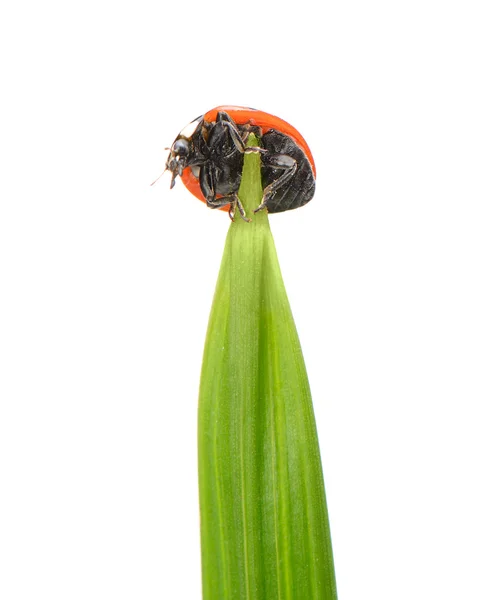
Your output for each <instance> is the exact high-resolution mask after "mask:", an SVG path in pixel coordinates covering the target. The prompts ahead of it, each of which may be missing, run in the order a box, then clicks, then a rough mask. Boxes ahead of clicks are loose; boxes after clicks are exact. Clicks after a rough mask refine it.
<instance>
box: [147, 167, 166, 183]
mask: <svg viewBox="0 0 479 600" xmlns="http://www.w3.org/2000/svg"><path fill="white" fill-rule="evenodd" d="M166 170H167V167H165V168H164V170H163V172H162V173H161V175H159V176H158V177H157V178H156V179H155V181H153V183H150V185H155V183H156V182H157V181H158V179H160V177H161V176H162V175H164V174H165V171H166Z"/></svg>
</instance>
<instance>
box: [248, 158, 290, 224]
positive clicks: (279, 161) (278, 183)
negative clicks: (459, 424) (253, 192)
mask: <svg viewBox="0 0 479 600" xmlns="http://www.w3.org/2000/svg"><path fill="white" fill-rule="evenodd" d="M261 159H262V162H263V164H264V165H265V166H268V167H273V168H274V169H278V170H281V171H283V173H282V174H281V175H280V176H279V177H278V179H275V180H274V181H273V183H270V184H269V185H268V186H266V187H265V188H264V190H263V200H262V202H261V204H260V205H259V206H258V208H257V209H256V210H255V211H254V212H255V213H257V212H259V211H260V210H263V209H264V208H267V206H268V199H269V198H270V197H271V196H272V195H273V194H274V193H275V192H276V191H277V190H279V188H280V187H282V186H283V185H285V184H286V183H288V181H291V179H292V177H293V175H294V174H295V173H296V170H297V168H298V163H297V162H296V160H295V159H294V158H293V157H292V156H289V155H288V154H266V155H264V154H263V156H262V157H261Z"/></svg>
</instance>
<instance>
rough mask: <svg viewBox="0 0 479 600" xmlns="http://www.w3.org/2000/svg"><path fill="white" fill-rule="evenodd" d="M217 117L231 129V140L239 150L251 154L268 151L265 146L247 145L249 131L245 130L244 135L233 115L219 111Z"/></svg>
mask: <svg viewBox="0 0 479 600" xmlns="http://www.w3.org/2000/svg"><path fill="white" fill-rule="evenodd" d="M217 119H218V120H219V121H221V123H222V125H224V126H225V127H226V128H227V129H228V130H229V132H230V135H231V140H232V142H233V144H234V145H235V148H236V150H238V152H241V153H243V152H245V153H247V154H250V153H251V152H262V153H264V152H266V150H264V149H263V148H259V147H258V146H247V145H246V142H247V139H248V135H249V131H248V130H246V131H244V133H243V135H242V134H241V132H240V130H239V129H238V127H237V126H236V123H235V122H234V121H233V120H232V119H231V117H230V116H229V115H228V114H227V113H225V112H219V113H218V116H217Z"/></svg>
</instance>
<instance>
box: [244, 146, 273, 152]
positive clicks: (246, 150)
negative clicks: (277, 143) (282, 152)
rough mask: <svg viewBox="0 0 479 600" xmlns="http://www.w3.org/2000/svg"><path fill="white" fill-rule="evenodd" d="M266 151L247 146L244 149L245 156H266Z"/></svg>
mask: <svg viewBox="0 0 479 600" xmlns="http://www.w3.org/2000/svg"><path fill="white" fill-rule="evenodd" d="M267 152H268V151H267V150H265V149H264V148H260V147H259V146H247V147H246V148H245V149H244V153H245V154H266V153H267Z"/></svg>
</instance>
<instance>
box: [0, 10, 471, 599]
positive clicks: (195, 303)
mask: <svg viewBox="0 0 479 600" xmlns="http://www.w3.org/2000/svg"><path fill="white" fill-rule="evenodd" d="M476 8H477V5H476V3H475V2H473V1H470V2H467V1H460V0H459V1H454V2H452V1H450V2H438V1H435V2H433V1H427V0H403V1H402V2H384V1H379V0H377V1H373V0H365V1H363V2H354V1H351V0H350V1H338V2H327V3H326V2H319V3H313V2H306V1H304V0H296V1H294V2H292V3H291V4H288V3H284V4H280V3H276V2H275V3H273V2H263V3H259V2H251V1H243V2H238V3H237V4H236V5H233V4H228V3H221V2H214V1H212V0H206V1H205V2H194V3H193V2H191V3H189V2H164V3H161V2H158V1H157V2H147V1H139V2H135V3H133V2H117V3H114V2H108V1H106V0H103V1H102V0H100V1H96V2H91V1H84V2H60V1H58V2H54V1H48V0H46V1H44V2H32V1H30V2H29V1H25V2H13V1H11V2H8V1H7V2H5V3H4V4H3V8H2V14H1V15H0V56H1V61H2V66H1V96H0V103H1V110H0V121H1V123H0V125H1V129H0V197H1V213H0V261H1V262H0V285H1V295H0V303H1V307H0V328H1V330H0V352H1V363H0V369H1V373H0V396H1V408H0V411H1V412H0V486H1V494H0V570H1V572H0V597H1V598H2V600H14V599H22V600H24V599H25V600H26V599H28V600H34V599H37V598H48V599H49V600H56V599H62V600H63V599H68V600H70V599H72V600H73V599H82V600H84V599H86V598H88V599H89V600H96V599H98V600H100V599H101V600H105V599H112V600H113V599H114V600H120V599H131V600H133V599H135V600H136V599H138V598H141V599H142V600H148V599H161V600H163V599H164V600H166V599H168V600H169V599H180V600H183V599H185V600H186V599H188V600H190V599H193V600H194V599H200V596H201V592H200V559H199V532H198V508H197V481H196V477H197V475H196V403H197V390H198V380H199V371H200V364H201V357H202V348H203V341H204V334H205V329H206V324H207V319H208V314H209V308H210V304H211V299H212V293H213V289H214V285H215V281H216V276H217V273H218V267H219V263H220V258H221V254H222V250H223V241H224V238H225V235H226V231H227V228H228V217H227V215H226V214H225V213H223V212H221V213H220V212H214V211H210V210H208V209H207V208H205V206H204V205H203V204H202V203H200V202H199V201H197V200H196V199H194V198H193V197H192V196H189V195H188V193H187V192H186V191H185V189H184V188H183V187H182V185H181V184H179V185H177V186H176V188H175V189H174V190H173V191H171V192H170V190H169V189H168V180H167V177H164V178H162V179H161V180H160V181H159V182H158V184H157V185H156V186H154V187H150V186H149V184H150V182H151V181H152V180H153V179H154V178H155V177H157V175H159V173H160V172H161V170H162V169H163V164H164V160H165V158H166V156H165V152H164V151H163V148H164V147H165V146H169V145H170V144H171V142H172V141H173V139H174V138H175V136H176V134H177V133H178V131H179V130H180V129H181V128H182V127H183V126H184V125H186V124H187V123H188V122H189V121H191V120H192V119H193V118H195V117H197V116H198V115H199V114H202V113H203V112H205V111H207V110H208V109H210V108H212V107H214V106H216V105H219V104H238V105H246V106H253V107H256V108H260V109H262V110H266V111H268V112H271V113H273V114H276V115H278V116H280V117H282V118H284V119H286V120H287V121H289V122H291V123H292V124H293V125H294V126H296V127H297V128H298V129H299V131H301V132H302V133H303V135H304V136H305V138H306V139H307V141H308V143H309V145H310V147H311V149H312V151H313V154H314V156H315V159H316V163H317V167H318V189H317V195H316V197H315V199H314V200H313V201H312V202H311V203H310V204H309V205H308V206H307V207H304V208H302V209H300V210H297V211H292V212H291V213H290V214H287V213H286V214H282V215H273V216H272V217H271V223H272V228H273V233H274V235H275V240H276V244H277V249H278V253H279V258H280V262H281V265H282V269H283V275H284V278H285V282H286V286H287V289H288V292H289V296H290V301H291V304H292V308H293V312H294V314H295V318H296V321H297V326H298V330H299V334H300V338H301V340H302V344H303V350H304V354H305V358H306V362H307V365H308V369H309V374H310V379H311V386H312V390H313V396H314V402H315V410H316V415H317V421H318V429H319V437H320V444H321V450H322V456H323V463H324V471H325V477H326V483H327V493H328V503H329V510H330V519H331V527H332V534H333V545H334V551H335V560H336V574H337V580H338V590H339V595H340V598H341V600H396V599H397V600H399V599H401V600H403V599H404V598H407V599H408V600H424V599H429V598H430V599H434V600H441V599H444V600H446V599H447V600H450V599H451V598H460V599H461V600H477V599H479V578H478V574H477V568H478V559H479V548H478V546H479V542H478V540H479V524H478V516H477V515H478V508H477V507H478V506H479V493H478V489H477V479H478V459H479V442H478V418H477V404H478V400H479V383H478V359H479V349H478V346H479V341H478V340H479V320H478V312H479V289H478V259H479V241H478V226H479V209H478V201H479V193H478V192H479V173H478V165H479V117H478V114H479V110H478V107H479V92H478V62H477V57H478V56H479V42H478V37H479V36H478V19H477V14H476V12H475V10H476ZM300 600H303V599H300ZM305 600H307V599H305Z"/></svg>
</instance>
